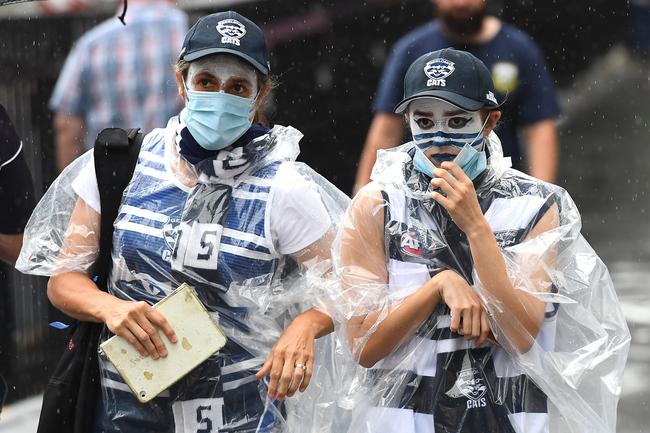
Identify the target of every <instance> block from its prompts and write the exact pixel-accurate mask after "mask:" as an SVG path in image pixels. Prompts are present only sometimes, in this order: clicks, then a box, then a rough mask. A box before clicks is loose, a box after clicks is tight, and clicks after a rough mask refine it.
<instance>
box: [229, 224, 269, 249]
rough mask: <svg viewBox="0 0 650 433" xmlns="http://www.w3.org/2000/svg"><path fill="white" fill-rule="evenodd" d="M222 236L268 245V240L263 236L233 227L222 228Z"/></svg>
mask: <svg viewBox="0 0 650 433" xmlns="http://www.w3.org/2000/svg"><path fill="white" fill-rule="evenodd" d="M222 235H223V236H228V237H229V238H234V239H239V240H242V241H246V242H252V243H254V244H257V245H261V246H263V247H268V244H269V242H268V241H267V239H266V238H265V237H263V236H258V235H255V234H253V233H246V232H240V231H239V230H233V229H227V228H224V229H223V233H222Z"/></svg>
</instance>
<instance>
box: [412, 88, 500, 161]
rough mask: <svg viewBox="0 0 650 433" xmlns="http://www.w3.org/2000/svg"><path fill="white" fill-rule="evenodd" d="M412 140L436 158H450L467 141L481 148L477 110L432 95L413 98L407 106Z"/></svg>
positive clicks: (480, 131)
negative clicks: (466, 109)
mask: <svg viewBox="0 0 650 433" xmlns="http://www.w3.org/2000/svg"><path fill="white" fill-rule="evenodd" d="M408 113H409V125H410V127H411V133H412V135H413V141H414V142H415V144H416V145H417V146H418V148H420V149H421V150H422V151H423V152H425V153H426V154H427V156H429V157H433V158H435V159H436V160H437V161H438V162H443V161H451V160H453V159H454V157H455V156H456V155H458V154H459V153H460V151H461V149H462V148H463V147H464V146H466V145H468V144H469V145H471V146H473V147H475V148H477V150H483V128H485V124H486V123H487V119H486V121H485V122H483V121H481V113H480V112H478V111H474V112H472V111H464V110H461V109H460V108H458V107H456V106H454V105H452V104H450V103H448V102H445V101H442V100H440V99H435V98H422V99H416V100H415V101H413V102H411V103H410V104H409V107H408Z"/></svg>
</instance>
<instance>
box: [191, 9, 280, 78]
mask: <svg viewBox="0 0 650 433" xmlns="http://www.w3.org/2000/svg"><path fill="white" fill-rule="evenodd" d="M216 53H227V54H232V55H235V56H238V57H240V58H242V59H244V60H246V61H247V62H248V63H250V64H251V65H253V66H254V67H255V69H257V70H258V71H260V72H261V73H262V74H264V75H268V73H269V71H270V70H271V64H270V62H269V53H268V51H267V49H266V39H265V38H264V33H263V32H262V29H260V28H259V27H258V26H257V24H255V23H254V22H252V21H251V20H249V19H248V18H246V17H245V16H243V15H240V14H238V13H237V12H234V11H227V12H217V13H214V14H210V15H206V16H204V17H201V18H199V20H198V21H197V22H196V23H195V24H194V25H193V26H192V28H190V30H189V31H188V32H187V34H186V35H185V40H184V41H183V48H182V49H181V54H180V57H179V58H180V60H185V61H187V62H191V61H193V60H196V59H200V58H201V57H204V56H208V55H210V54H216Z"/></svg>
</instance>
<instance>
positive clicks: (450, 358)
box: [331, 133, 630, 433]
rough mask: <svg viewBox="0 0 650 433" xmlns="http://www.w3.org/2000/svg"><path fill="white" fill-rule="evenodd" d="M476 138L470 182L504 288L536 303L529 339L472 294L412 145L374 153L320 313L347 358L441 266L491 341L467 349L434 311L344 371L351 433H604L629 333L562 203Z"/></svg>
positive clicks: (497, 304) (440, 308)
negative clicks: (481, 149) (350, 375)
mask: <svg viewBox="0 0 650 433" xmlns="http://www.w3.org/2000/svg"><path fill="white" fill-rule="evenodd" d="M488 141H489V144H488V153H489V160H488V169H487V170H486V171H485V172H484V173H483V174H482V175H480V176H479V177H478V178H477V179H476V180H475V181H474V184H475V187H476V190H477V195H478V200H479V204H480V206H481V209H482V211H483V213H484V214H485V217H486V219H487V220H488V222H489V224H490V226H491V228H492V231H493V233H494V235H495V237H496V239H497V243H498V246H499V249H500V250H501V254H502V255H503V257H504V259H505V262H506V268H507V273H508V276H509V278H510V280H511V282H512V284H513V286H514V288H515V290H516V291H518V290H521V291H525V292H527V293H528V294H530V295H532V296H535V297H536V298H537V299H539V300H541V301H543V303H540V302H537V304H539V305H543V307H544V311H543V314H541V309H540V310H539V312H540V313H539V314H538V317H540V323H539V333H537V335H530V334H527V333H526V329H528V328H526V327H525V326H524V324H522V323H519V322H518V321H517V319H516V318H515V316H514V315H513V314H512V313H511V312H510V311H508V310H507V309H506V308H505V305H504V302H503V300H502V299H498V298H497V297H496V296H495V295H493V294H491V293H490V292H488V291H487V290H485V289H484V288H483V287H482V284H481V281H480V280H479V277H478V274H477V272H476V270H475V268H474V265H473V259H472V255H471V252H470V249H469V245H468V241H467V237H466V236H465V234H464V233H462V232H461V230H460V229H459V228H458V227H457V226H456V225H455V224H454V222H453V221H452V219H451V218H450V216H449V214H448V213H447V211H446V210H444V208H442V207H441V206H440V205H439V204H437V203H436V202H435V201H434V200H433V199H431V198H430V184H429V182H428V179H427V178H425V177H424V176H422V175H421V174H420V173H418V172H417V171H415V170H414V169H413V164H412V155H413V152H414V149H415V146H414V145H413V144H412V143H407V144H405V145H403V146H401V147H398V148H395V149H391V150H387V151H381V152H380V153H379V155H378V160H377V163H376V164H375V167H374V170H373V176H372V179H373V182H371V183H370V184H369V185H367V186H366V187H365V188H364V189H362V190H361V192H360V193H359V194H358V195H357V196H356V197H355V198H354V199H353V201H352V204H351V208H350V209H349V210H348V212H347V214H346V217H345V219H344V222H343V223H342V224H341V231H340V233H339V236H338V239H337V245H336V249H335V251H336V253H335V254H334V257H335V260H336V263H335V269H336V272H337V275H338V277H339V278H340V284H341V287H339V291H338V292H337V291H336V290H332V291H331V293H332V297H333V299H332V301H331V308H332V310H331V312H332V315H333V316H335V317H336V318H337V320H338V321H339V322H340V323H342V324H343V325H344V328H345V332H343V333H342V337H341V340H342V341H346V340H347V341H348V342H349V347H350V349H351V353H352V354H353V356H355V357H357V358H360V356H361V353H363V350H364V348H366V345H367V344H368V342H369V341H370V337H371V335H372V334H373V332H376V331H377V329H378V328H379V327H381V326H382V324H383V323H384V322H385V321H387V320H389V318H390V317H391V314H392V313H393V312H395V311H398V310H399V308H400V306H401V304H402V303H404V302H405V300H406V299H408V297H409V296H411V295H413V294H415V293H416V292H418V290H421V288H422V287H426V286H424V285H425V283H427V281H428V280H429V279H431V278H432V277H434V276H435V275H437V274H438V273H440V272H442V271H444V270H453V271H455V272H456V273H458V274H459V275H460V276H462V278H463V279H465V280H466V281H467V282H468V283H469V284H470V285H471V286H472V287H473V289H474V290H475V291H476V292H477V293H478V294H479V296H480V298H481V301H482V305H483V307H484V309H485V310H486V311H487V313H488V316H489V323H490V329H491V332H492V334H493V336H492V338H489V339H488V341H487V342H485V343H484V344H482V345H481V347H476V344H475V343H474V342H473V341H472V340H466V339H465V338H463V336H462V335H459V334H457V333H455V332H452V331H451V330H450V310H449V308H448V307H447V306H446V305H445V304H444V302H442V301H441V302H440V303H438V304H437V307H435V309H434V310H433V312H432V314H431V315H430V316H429V318H428V319H427V320H425V321H424V323H422V324H421V325H420V326H419V327H418V328H417V330H416V331H415V332H414V333H412V334H407V335H408V337H407V338H405V339H403V340H402V341H401V342H400V343H399V344H397V345H396V346H395V349H393V350H392V351H391V352H390V353H389V354H388V355H387V356H385V357H383V358H382V359H381V360H380V361H379V362H377V363H376V364H374V365H373V366H372V367H371V368H369V369H359V370H357V371H356V375H355V378H354V380H352V382H350V383H351V385H350V388H349V389H348V391H349V394H348V395H347V399H348V401H351V402H353V403H350V404H349V406H350V407H353V409H352V411H351V412H348V415H349V416H350V426H349V428H348V430H347V431H348V432H350V433H371V432H372V433H378V432H391V433H433V432H436V433H441V432H445V433H450V432H454V433H461V432H467V433H470V432H471V433H496V432H505V433H515V432H516V433H539V432H554V433H556V432H571V433H584V432H599V433H600V432H602V433H605V432H608V433H613V432H614V431H615V425H616V405H617V401H618V396H619V393H620V383H621V377H622V374H623V369H624V365H625V361H626V357H627V353H628V348H629V342H630V335H629V331H628V328H627V325H626V323H625V320H624V317H623V314H622V311H621V307H620V305H619V303H618V300H617V297H616V293H615V290H614V287H613V286H612V282H611V279H610V277H609V274H608V271H607V268H606V266H605V265H604V264H603V262H602V261H601V260H600V259H599V258H598V256H597V255H596V253H595V252H594V251H593V250H592V248H591V247H590V246H589V244H588V243H587V242H586V241H585V239H584V238H583V237H582V236H581V234H580V228H581V223H580V215H579V213H578V210H577V208H576V206H575V204H574V203H573V201H572V200H571V198H570V197H569V194H568V193H567V192H566V191H564V190H563V189H562V188H560V187H558V186H555V185H552V184H548V183H545V182H541V181H539V180H537V179H534V178H532V177H529V176H527V175H525V174H523V173H520V172H518V171H515V170H512V169H510V168H509V165H508V163H507V159H504V158H503V154H502V150H501V145H500V142H499V140H498V138H497V136H496V135H495V134H494V133H492V134H491V135H490V137H489V140H488ZM531 314H532V312H531ZM386 323H388V322H386ZM391 326H397V325H395V324H392V325H391ZM392 329H394V328H392ZM522 341H524V342H527V344H523V345H522V344H521V342H522ZM366 364H367V363H366Z"/></svg>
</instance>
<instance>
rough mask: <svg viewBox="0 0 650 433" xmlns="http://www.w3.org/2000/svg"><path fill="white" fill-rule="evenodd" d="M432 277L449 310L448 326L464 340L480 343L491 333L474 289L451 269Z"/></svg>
mask: <svg viewBox="0 0 650 433" xmlns="http://www.w3.org/2000/svg"><path fill="white" fill-rule="evenodd" d="M433 278H434V279H435V280H436V285H435V287H436V288H437V290H438V291H439V293H440V297H441V298H442V300H443V301H444V303H445V304H447V306H448V307H449V310H450V311H451V313H450V315H451V324H450V326H449V328H450V329H451V330H452V331H453V332H457V333H459V334H461V335H463V336H465V339H466V340H475V342H476V346H480V345H482V344H483V342H485V340H487V339H488V338H489V337H490V335H491V331H490V323H489V322H488V319H487V314H486V312H485V310H484V308H483V305H482V304H481V300H480V299H479V297H478V295H477V294H476V292H475V291H474V289H473V288H472V287H471V286H470V285H469V284H468V283H467V281H465V279H464V278H463V277H461V276H460V275H458V274H457V273H456V272H454V271H452V270H446V271H442V272H440V273H439V274H437V275H436V276H435V277H433Z"/></svg>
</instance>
